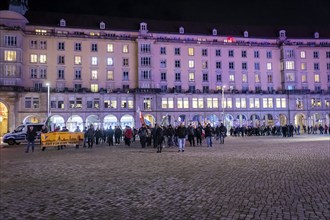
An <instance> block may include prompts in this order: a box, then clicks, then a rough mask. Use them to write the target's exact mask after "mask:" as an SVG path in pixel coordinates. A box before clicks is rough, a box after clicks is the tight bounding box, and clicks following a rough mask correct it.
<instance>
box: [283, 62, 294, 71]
mask: <svg viewBox="0 0 330 220" xmlns="http://www.w3.org/2000/svg"><path fill="white" fill-rule="evenodd" d="M285 69H287V70H294V61H286V62H285Z"/></svg>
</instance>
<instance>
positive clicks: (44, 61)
mask: <svg viewBox="0 0 330 220" xmlns="http://www.w3.org/2000/svg"><path fill="white" fill-rule="evenodd" d="M39 62H40V63H47V55H45V54H42V55H40V56H39Z"/></svg>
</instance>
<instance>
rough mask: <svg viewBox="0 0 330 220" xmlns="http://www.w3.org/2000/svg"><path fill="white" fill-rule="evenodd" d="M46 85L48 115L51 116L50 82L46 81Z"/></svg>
mask: <svg viewBox="0 0 330 220" xmlns="http://www.w3.org/2000/svg"><path fill="white" fill-rule="evenodd" d="M46 86H47V117H49V114H50V112H49V98H50V88H49V87H50V84H49V83H46Z"/></svg>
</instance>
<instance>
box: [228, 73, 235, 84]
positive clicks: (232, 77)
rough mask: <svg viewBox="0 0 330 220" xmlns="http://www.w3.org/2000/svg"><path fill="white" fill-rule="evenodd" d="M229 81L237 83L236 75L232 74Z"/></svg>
mask: <svg viewBox="0 0 330 220" xmlns="http://www.w3.org/2000/svg"><path fill="white" fill-rule="evenodd" d="M229 81H230V82H234V81H235V75H234V74H230V75H229Z"/></svg>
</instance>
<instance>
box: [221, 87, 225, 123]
mask: <svg viewBox="0 0 330 220" xmlns="http://www.w3.org/2000/svg"><path fill="white" fill-rule="evenodd" d="M225 88H226V86H222V97H221V106H222V122H223V124H224V125H225Z"/></svg>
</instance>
